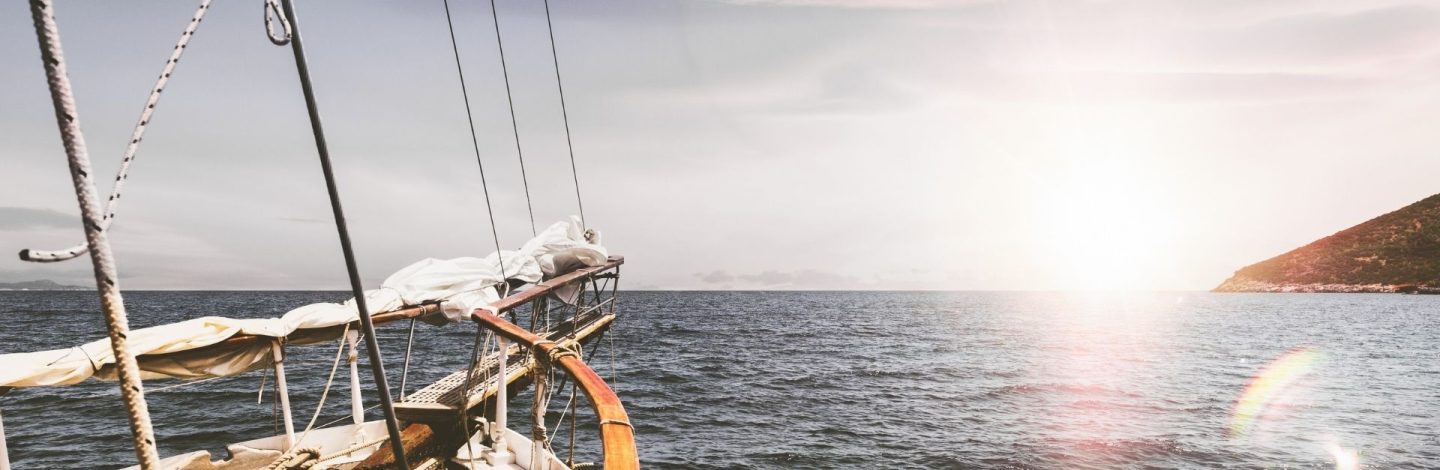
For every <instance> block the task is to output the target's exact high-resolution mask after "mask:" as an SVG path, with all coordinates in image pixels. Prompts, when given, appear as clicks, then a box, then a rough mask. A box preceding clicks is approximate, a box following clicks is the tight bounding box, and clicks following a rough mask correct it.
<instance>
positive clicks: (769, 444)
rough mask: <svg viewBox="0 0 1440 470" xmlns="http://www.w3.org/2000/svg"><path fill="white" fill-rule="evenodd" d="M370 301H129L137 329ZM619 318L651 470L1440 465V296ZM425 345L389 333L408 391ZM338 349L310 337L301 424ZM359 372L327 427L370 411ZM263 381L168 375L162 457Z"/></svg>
mask: <svg viewBox="0 0 1440 470" xmlns="http://www.w3.org/2000/svg"><path fill="white" fill-rule="evenodd" d="M347 297H348V295H347V294H346V293H344V292H173V291H167V292H128V293H126V294H125V299H126V303H127V306H128V307H129V311H130V319H131V322H132V324H133V325H134V326H135V327H143V326H149V325H156V324H161V323H168V322H174V321H178V320H182V319H186V318H192V317H198V316H204V315H223V316H231V317H266V316H276V315H279V314H281V313H283V312H285V311H286V310H288V309H290V308H293V307H295V306H298V305H302V304H306V303H311V302H325V301H339V300H343V299H345V298H347ZM618 306H619V320H618V322H617V323H616V325H615V328H614V330H613V331H611V332H610V333H609V334H607V335H606V336H605V337H604V338H603V339H601V340H599V341H598V342H597V343H595V344H591V345H590V347H589V348H588V351H587V355H590V359H589V361H590V364H591V365H592V366H593V367H594V368H595V369H596V370H597V371H599V372H600V373H601V375H602V376H604V377H606V378H607V379H608V380H609V381H610V383H611V385H612V386H613V387H614V388H615V389H616V391H617V392H618V393H619V395H620V397H621V398H622V399H623V400H624V403H625V408H626V411H628V412H629V415H630V419H631V421H632V423H634V429H635V432H636V436H637V437H636V438H637V441H638V444H639V452H640V457H641V460H642V463H643V465H644V466H645V467H647V468H697V469H732V468H734V469H788V468H803V469H828V468H859V467H887V468H891V467H893V468H927V469H928V468H978V469H1052V468H1054V469H1065V468H1079V469H1091V468H1094V469H1108V468H1147V469H1167V468H1175V469H1190V468H1317V469H1319V468H1325V469H1328V468H1340V469H1346V468H1384V469H1419V468H1440V297H1434V296H1406V295H1394V294H1391V295H1386V294H1215V293H1206V292H1144V293H1068V292H624V293H622V295H621V298H620V301H619V304H618ZM408 333H409V329H408V325H405V324H398V323H397V324H390V325H386V326H382V327H381V332H380V333H379V336H378V338H379V340H380V342H381V343H382V347H381V349H382V352H383V353H384V361H385V364H386V366H387V367H388V373H389V381H390V383H391V385H392V388H394V389H396V391H397V394H398V390H399V387H400V382H401V375H402V363H403V360H404V355H405V344H406V339H407V335H408ZM474 335H475V328H474V326H473V325H469V324H453V325H447V326H441V327H435V326H431V325H427V324H423V323H422V324H420V325H418V326H417V327H416V332H415V342H414V348H413V350H412V352H411V358H412V359H411V366H410V370H409V371H408V373H404V374H403V375H404V376H405V377H404V381H405V387H406V389H407V390H411V391H413V390H414V389H416V388H418V387H420V386H423V385H424V384H427V383H429V382H430V381H433V380H436V379H437V378H439V377H442V376H444V375H446V374H448V373H450V372H452V371H455V370H459V368H462V367H464V363H465V362H466V360H467V359H468V356H469V353H470V349H471V344H472V340H473V338H474ZM103 337H104V325H103V321H102V319H101V315H100V314H99V313H98V301H97V299H96V296H95V294H94V293H93V292H0V353H16V352H26V351H36V350H45V349H56V348H66V347H70V346H73V345H77V344H80V343H83V342H88V341H92V340H96V339H100V338H103ZM335 354H336V345H335V344H321V345H315V346H306V347H291V348H290V359H289V366H288V367H289V368H288V371H289V372H288V376H289V380H290V389H291V397H292V402H293V405H292V406H293V409H294V410H295V416H296V417H295V421H296V423H297V424H296V426H297V427H302V428H303V427H304V425H305V423H307V422H308V421H309V420H310V417H311V416H312V414H313V413H315V410H316V405H317V403H318V402H319V398H320V395H321V392H322V390H323V388H324V384H325V379H326V377H327V376H328V374H329V371H330V367H331V365H332V361H333V359H334V357H335ZM7 366H8V365H7V364H4V363H3V362H0V368H3V367H7ZM362 370H364V369H362ZM344 374H345V371H344V368H343V367H342V369H341V372H340V373H339V378H338V379H337V381H336V384H335V389H334V390H332V391H331V395H330V396H329V398H328V401H327V402H326V403H325V406H324V407H322V408H321V409H320V414H319V418H317V420H318V422H319V423H321V424H323V423H325V422H330V421H334V420H341V421H342V422H343V420H345V419H346V417H347V414H348V412H349V403H348V396H349V395H348V393H349V392H348V386H347V384H346V379H345V375H344ZM264 375H265V374H262V373H260V372H254V373H250V374H246V375H242V376H238V377H232V378H225V379H218V380H210V381H204V382H198V383H182V382H177V381H172V380H157V381H153V382H147V383H146V388H147V390H149V393H148V398H149V400H148V401H149V404H150V410H151V413H152V415H153V417H154V421H155V425H156V429H157V437H158V440H159V445H160V448H161V452H162V454H164V455H173V454H176V453H180V452H187V451H191V450H198V449H206V450H210V451H211V452H212V454H214V455H216V456H217V457H218V456H223V455H225V454H224V450H223V449H224V445H225V444H227V443H231V442H237V441H243V440H248V439H253V438H256V437H261V436H267V435H272V434H275V433H277V431H278V430H279V429H280V428H279V426H278V422H277V418H276V414H275V405H274V395H273V393H269V392H268V391H267V392H266V393H265V394H264V395H263V396H261V395H260V394H259V393H258V392H260V390H261V389H262V377H263V376H264ZM362 375H364V374H362ZM364 383H365V388H371V387H373V386H372V385H370V380H368V378H367V379H365V380H364ZM263 387H266V388H268V387H269V385H263ZM372 390H373V389H372ZM582 399H583V398H582ZM365 400H366V405H367V406H373V405H374V404H375V403H376V401H377V399H376V397H375V396H374V394H373V393H371V394H369V395H367V396H366V397H365ZM527 403H528V401H526V399H525V398H524V397H523V396H522V397H517V398H516V401H515V402H514V403H513V404H512V409H513V410H523V409H528V405H527ZM557 406H558V405H557ZM518 413H519V412H517V414H518ZM0 416H3V424H4V432H5V434H6V436H7V438H8V446H9V455H10V459H11V461H12V463H13V465H14V468H17V469H28V468H34V469H58V468H67V469H69V468H118V467H123V466H127V465H132V464H134V453H133V451H132V449H131V448H130V447H129V446H130V444H129V443H130V440H129V438H128V427H127V424H126V421H125V417H124V413H123V409H122V407H121V403H120V400H119V393H118V390H117V388H116V386H115V384H114V383H113V382H100V381H88V382H85V383H82V384H79V385H76V386H71V387H59V388H32V389H16V390H14V391H12V392H10V393H9V394H7V395H4V396H0ZM370 416H371V418H372V419H379V418H380V416H381V415H380V413H379V411H378V410H376V409H373V408H372V409H371V411H370ZM581 417H582V421H583V420H584V419H586V418H589V417H588V416H587V415H586V414H584V413H582V415H581ZM591 419H593V418H591ZM593 432H594V428H593V426H581V427H580V428H579V430H578V434H580V435H581V437H580V439H579V440H578V442H577V444H576V447H577V448H578V449H579V450H578V452H579V456H578V457H577V460H586V459H588V460H591V461H595V460H599V458H600V456H599V455H598V454H599V452H598V445H597V444H596V442H597V441H596V439H595V437H594V435H593ZM558 444H559V442H557V447H558Z"/></svg>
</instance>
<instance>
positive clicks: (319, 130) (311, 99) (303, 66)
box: [265, 0, 409, 468]
mask: <svg viewBox="0 0 1440 470" xmlns="http://www.w3.org/2000/svg"><path fill="white" fill-rule="evenodd" d="M274 1H275V0H266V6H265V8H266V9H267V11H268V10H270V9H273V2H274ZM279 1H280V3H281V7H282V8H281V10H280V12H279V13H281V15H280V21H281V22H282V24H283V25H285V26H286V28H285V30H286V31H287V34H286V36H287V37H288V39H289V45H290V50H291V53H292V55H293V56H294V57H295V69H296V72H297V73H298V75H299V78H300V89H301V92H302V93H303V94H304V97H305V109H306V112H307V114H308V115H309V117H310V131H311V134H312V135H313V136H314V138H315V150H316V154H317V155H318V156H319V158H320V169H321V173H322V174H323V175H324V177H325V189H326V191H327V193H328V194H329V198H330V211H331V214H332V216H333V218H334V219H335V232H336V234H337V235H338V236H339V238H340V251H341V253H342V255H344V258H345V268H346V274H347V275H348V277H349V278H350V290H351V293H352V294H354V296H355V307H356V313H357V314H358V315H359V320H360V328H361V332H362V336H364V337H365V349H366V350H367V352H368V353H369V356H370V370H371V372H372V373H373V374H372V375H373V376H374V377H373V378H374V380H375V388H376V389H377V390H376V392H377V394H378V395H379V396H380V407H381V409H382V411H384V413H385V428H386V431H387V432H388V433H389V437H390V447H391V451H392V452H393V453H394V457H395V463H396V465H397V466H398V467H400V468H408V467H409V464H408V463H407V461H406V459H405V445H404V443H403V442H401V440H400V422H399V420H398V419H397V418H396V417H395V405H394V402H393V400H392V399H391V397H390V384H389V382H388V379H387V378H386V377H385V364H384V361H383V360H382V359H381V354H380V344H379V341H378V340H377V339H376V337H375V325H374V323H373V322H372V321H371V318H370V309H369V307H368V306H367V305H366V304H365V288H364V286H363V285H362V283H361V281H360V270H359V267H358V266H357V263H356V261H355V251H354V249H353V248H352V247H351V243H350V230H349V227H348V226H347V224H346V223H345V210H344V208H342V207H341V204H340V192H339V189H338V187H337V186H336V184H335V173H334V170H333V168H332V167H331V164H330V150H329V147H328V146H327V145H326V143H325V130H324V128H323V126H322V125H321V120H320V109H319V107H318V105H317V104H316V99H315V90H314V87H313V86H312V85H311V81H310V66H309V63H308V61H307V60H306V57H305V46H304V41H303V40H302V35H301V33H300V22H299V18H297V17H296V14H295V4H294V1H293V0H279ZM268 20H269V18H268V17H267V21H266V24H267V26H268V24H269V21H268ZM267 35H269V36H271V39H272V41H274V37H273V34H267ZM277 44H278V42H277ZM312 424H313V423H312Z"/></svg>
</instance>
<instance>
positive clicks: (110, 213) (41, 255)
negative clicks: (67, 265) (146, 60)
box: [20, 0, 210, 263]
mask: <svg viewBox="0 0 1440 470" xmlns="http://www.w3.org/2000/svg"><path fill="white" fill-rule="evenodd" d="M209 9H210V0H201V2H200V8H199V9H197V10H195V16H193V17H191V18H190V23H189V24H188V25H186V26H185V31H184V32H182V33H180V40H179V41H178V42H176V43H175V49H173V50H171V51H170V60H167V61H166V62H165V68H164V69H162V70H161V71H160V78H159V79H157V80H156V81H155V87H154V88H153V89H151V91H150V97H149V98H147V99H146V100H145V109H144V110H142V111H141V112H140V120H139V122H137V123H136V124H135V130H134V131H131V132H130V143H129V144H127V145H126V146H125V155H124V157H122V158H121V159H120V171H119V172H117V173H118V174H116V175H115V186H114V187H112V188H110V200H109V202H107V203H106V205H105V216H104V217H103V218H101V219H100V229H101V230H109V229H110V224H111V223H113V222H114V219H115V209H116V207H118V206H119V205H120V191H121V190H122V189H123V188H124V187H125V180H127V179H129V177H130V162H133V161H135V152H136V151H138V150H139V149H140V141H141V140H142V139H143V138H144V137H145V127H146V126H147V125H148V124H150V116H151V115H153V114H155V104H156V103H159V102H160V91H161V90H164V89H165V84H166V83H167V82H169V81H170V73H171V72H174V71H175V64H177V63H179V62H180V55H181V54H183V53H185V46H186V45H188V44H189V43H190V38H191V37H192V36H194V35H195V29H196V28H199V27H200V20H201V19H202V18H204V17H205V12H206V11H207V10H209ZM88 250H89V248H87V247H86V246H85V243H80V244H77V245H75V246H72V247H69V248H65V249H61V250H52V251H34V250H28V249H27V250H21V251H20V259H21V260H23V261H31V262H36V263H53V262H57V261H65V260H68V259H73V258H75V257H77V256H80V255H82V254H85V252H86V251H88Z"/></svg>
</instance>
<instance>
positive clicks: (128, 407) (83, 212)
mask: <svg viewBox="0 0 1440 470" xmlns="http://www.w3.org/2000/svg"><path fill="white" fill-rule="evenodd" d="M30 13H31V15H32V16H33V17H34V19H35V35H36V36H37V37H38V39H39V41H40V57H41V59H42V60H43V61H44V62H45V76H46V78H47V79H48V81H49V84H50V98H51V99H52V100H53V102H54V105H55V117H56V121H57V122H58V124H59V126H60V138H61V140H62V141H64V143H65V154H66V156H67V157H68V159H69V161H70V181H71V182H72V183H73V184H74V186H75V199H76V200H77V201H78V202H79V204H80V217H81V220H82V222H83V225H84V227H85V244H86V247H88V248H89V250H90V262H91V265H92V266H93V267H94V271H95V287H96V290H98V291H99V294H100V307H101V309H102V310H104V312H105V329H106V330H107V331H108V332H109V333H110V348H111V349H112V350H113V351H114V352H115V365H116V368H115V375H116V376H118V378H119V379H120V380H119V382H120V397H121V399H122V400H124V402H125V411H126V414H127V417H128V418H129V421H130V432H131V434H132V436H131V437H132V439H133V440H134V446H135V457H136V458H137V459H138V460H139V461H140V468H142V469H145V470H159V469H160V454H159V453H158V452H157V451H156V450H155V433H154V431H153V430H152V429H151V427H150V410H149V409H148V408H147V407H146V406H145V391H144V390H143V389H142V386H143V385H142V384H141V383H140V365H139V364H138V363H137V362H136V361H135V356H132V355H131V354H130V351H129V350H128V349H126V337H127V336H129V334H130V322H129V320H128V319H127V318H126V316H125V301H124V300H123V299H121V297H120V285H119V277H118V276H117V275H116V269H115V258H114V257H112V256H111V254H110V240H109V239H108V238H107V237H106V234H105V229H104V221H103V220H104V219H103V217H104V214H103V213H101V209H100V202H99V200H98V199H96V197H95V181H93V180H91V179H90V173H91V169H90V155H89V153H88V152H87V151H86V149H85V136H84V134H82V133H81V132H80V117H79V113H78V112H77V111H76V109H75V97H74V95H72V94H71V92H70V77H69V76H68V74H67V72H66V70H65V55H64V53H63V52H62V51H61V48H60V31H59V28H58V26H56V24H55V10H54V6H53V5H51V4H50V0H30Z"/></svg>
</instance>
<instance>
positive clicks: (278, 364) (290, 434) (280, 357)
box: [270, 341, 295, 451]
mask: <svg viewBox="0 0 1440 470" xmlns="http://www.w3.org/2000/svg"><path fill="white" fill-rule="evenodd" d="M270 352H271V353H272V354H273V355H274V358H275V393H276V394H277V395H279V396H280V416H281V418H282V419H283V420H284V421H285V450H287V451H288V450H290V448H291V447H294V446H295V423H294V421H292V420H291V418H290V389H289V388H287V387H286V386H285V349H284V348H283V347H281V346H280V342H279V341H275V342H272V343H270Z"/></svg>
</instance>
